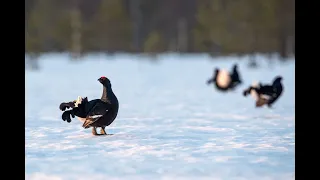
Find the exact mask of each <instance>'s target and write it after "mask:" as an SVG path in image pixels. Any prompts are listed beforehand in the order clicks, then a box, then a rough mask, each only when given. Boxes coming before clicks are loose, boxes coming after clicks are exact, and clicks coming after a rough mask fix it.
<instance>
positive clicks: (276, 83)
mask: <svg viewBox="0 0 320 180" xmlns="http://www.w3.org/2000/svg"><path fill="white" fill-rule="evenodd" d="M281 81H282V77H281V76H277V77H275V79H274V80H273V83H272V84H271V85H270V84H267V85H263V84H261V83H258V84H257V85H252V86H250V87H249V88H247V89H245V90H244V91H243V95H244V96H247V95H248V94H251V95H252V96H253V97H254V98H255V99H256V107H261V106H263V105H265V104H266V105H267V106H268V107H271V106H272V104H274V103H275V102H276V100H278V99H279V97H280V96H281V95H282V92H283V89H284V88H283V85H282V83H281Z"/></svg>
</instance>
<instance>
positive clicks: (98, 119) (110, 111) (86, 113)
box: [60, 77, 119, 135]
mask: <svg viewBox="0 0 320 180" xmlns="http://www.w3.org/2000/svg"><path fill="white" fill-rule="evenodd" d="M98 81H99V82H100V83H101V84H102V85H103V91H102V97H101V98H100V99H94V100H91V101H88V99H87V98H84V99H78V100H77V101H72V102H68V103H65V102H63V103H61V104H60V110H62V111H64V110H65V109H66V108H72V109H71V110H67V111H65V112H64V113H63V114H62V119H63V120H64V121H67V122H71V118H70V116H72V117H75V116H77V117H78V118H79V119H80V120H81V121H82V122H83V125H82V127H83V128H85V129H87V128H90V127H92V133H93V134H94V135H99V134H97V132H96V128H97V127H101V134H106V132H105V127H106V126H109V125H110V124H111V123H112V122H113V121H114V120H115V118H116V117H117V114H118V110H119V102H118V99H117V97H116V95H115V94H114V93H113V90H112V87H111V82H110V80H109V79H108V78H106V77H101V78H99V79H98Z"/></svg>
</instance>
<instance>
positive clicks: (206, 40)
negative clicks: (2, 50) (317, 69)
mask: <svg viewBox="0 0 320 180" xmlns="http://www.w3.org/2000/svg"><path fill="white" fill-rule="evenodd" d="M294 6H295V2H294V0H25V22H26V23H25V52H26V53H35V54H38V53H43V52H66V51H67V52H73V53H75V54H82V53H89V52H109V53H112V52H119V51H121V52H152V53H160V52H167V51H175V52H190V53H192V52H209V53H211V54H213V55H228V54H251V53H256V52H258V53H279V54H280V55H281V56H282V57H288V56H289V55H292V54H294V51H295V7H294Z"/></svg>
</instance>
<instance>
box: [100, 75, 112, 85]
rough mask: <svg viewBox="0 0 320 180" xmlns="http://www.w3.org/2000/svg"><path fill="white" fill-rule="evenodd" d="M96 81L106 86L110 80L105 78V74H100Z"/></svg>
mask: <svg viewBox="0 0 320 180" xmlns="http://www.w3.org/2000/svg"><path fill="white" fill-rule="evenodd" d="M98 81H99V82H100V83H101V84H102V85H104V86H106V87H111V82H110V80H109V79H108V78H106V77H105V76H101V77H100V78H99V79H98Z"/></svg>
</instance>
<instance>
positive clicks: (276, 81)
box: [273, 76, 282, 84]
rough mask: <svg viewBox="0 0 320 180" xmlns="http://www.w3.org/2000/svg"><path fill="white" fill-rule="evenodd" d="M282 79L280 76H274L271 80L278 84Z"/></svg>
mask: <svg viewBox="0 0 320 180" xmlns="http://www.w3.org/2000/svg"><path fill="white" fill-rule="evenodd" d="M281 81H282V76H276V77H275V78H274V80H273V84H280V83H281Z"/></svg>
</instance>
